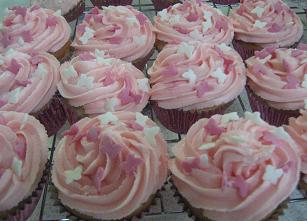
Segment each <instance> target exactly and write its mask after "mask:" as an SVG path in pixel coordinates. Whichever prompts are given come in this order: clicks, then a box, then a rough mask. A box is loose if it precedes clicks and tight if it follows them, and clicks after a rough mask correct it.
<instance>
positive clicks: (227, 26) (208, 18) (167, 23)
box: [154, 0, 234, 51]
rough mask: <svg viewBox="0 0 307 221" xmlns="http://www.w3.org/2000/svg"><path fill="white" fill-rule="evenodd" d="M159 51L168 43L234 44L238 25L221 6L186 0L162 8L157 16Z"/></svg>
mask: <svg viewBox="0 0 307 221" xmlns="http://www.w3.org/2000/svg"><path fill="white" fill-rule="evenodd" d="M154 28H155V33H156V34H157V40H156V47H157V49H158V50H159V51H161V50H162V48H163V47H164V45H166V44H168V43H172V44H174V43H175V44H178V43H180V42H183V41H184V42H190V41H201V42H205V43H217V44H221V43H225V44H227V45H228V44H230V43H231V41H232V39H233V35H234V29H233V26H232V24H231V22H230V21H229V20H228V18H227V17H226V16H224V15H223V14H222V13H221V12H220V11H219V10H218V9H215V8H212V7H210V6H209V5H207V4H206V3H202V2H200V1H194V0H193V1H184V2H183V3H180V4H176V5H174V6H171V7H169V8H168V9H164V10H162V11H160V12H158V15H157V16H156V17H155V18H154Z"/></svg>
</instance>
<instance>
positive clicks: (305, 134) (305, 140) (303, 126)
mask: <svg viewBox="0 0 307 221" xmlns="http://www.w3.org/2000/svg"><path fill="white" fill-rule="evenodd" d="M306 104H307V103H306ZM306 108H307V105H306ZM285 129H286V130H287V132H288V133H289V134H290V135H291V137H292V138H293V140H294V141H295V142H296V143H297V146H298V151H299V155H300V156H301V160H302V169H301V172H302V173H303V174H305V175H304V177H303V179H304V181H305V182H306V183H307V110H306V109H304V110H303V109H302V110H301V116H299V117H298V118H290V119H289V126H285Z"/></svg>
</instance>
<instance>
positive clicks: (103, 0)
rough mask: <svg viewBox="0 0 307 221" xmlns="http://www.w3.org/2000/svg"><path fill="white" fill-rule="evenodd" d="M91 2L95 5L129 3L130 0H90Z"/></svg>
mask: <svg viewBox="0 0 307 221" xmlns="http://www.w3.org/2000/svg"><path fill="white" fill-rule="evenodd" d="M91 2H92V4H93V5H94V6H97V7H99V8H100V7H101V6H109V5H115V6H117V5H131V4H132V0H91Z"/></svg>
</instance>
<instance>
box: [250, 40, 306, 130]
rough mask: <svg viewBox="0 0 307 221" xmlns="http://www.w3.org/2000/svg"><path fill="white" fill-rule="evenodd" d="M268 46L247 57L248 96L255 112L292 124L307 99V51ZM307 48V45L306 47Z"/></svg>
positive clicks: (265, 117) (301, 46)
mask: <svg viewBox="0 0 307 221" xmlns="http://www.w3.org/2000/svg"><path fill="white" fill-rule="evenodd" d="M304 47H306V46H304V45H302V44H301V45H299V48H301V49H286V48H280V49H276V48H274V47H269V48H265V49H263V50H262V51H260V52H256V53H255V54H256V55H255V56H254V57H251V58H249V59H248V60H246V64H247V67H248V71H247V77H248V82H247V85H248V88H247V89H248V96H249V100H250V104H251V108H252V110H253V111H259V112H260V113H261V117H262V118H263V119H264V120H265V121H267V122H269V123H270V124H272V125H276V126H280V125H282V124H288V119H289V118H290V117H297V116H298V115H299V109H301V108H303V107H304V100H305V99H307V75H306V73H307V72H306V71H307V51H304V50H303V49H304ZM306 49H307V48H306Z"/></svg>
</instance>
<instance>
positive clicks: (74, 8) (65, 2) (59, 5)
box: [32, 0, 85, 22]
mask: <svg viewBox="0 0 307 221" xmlns="http://www.w3.org/2000/svg"><path fill="white" fill-rule="evenodd" d="M32 2H33V3H34V4H39V5H41V6H42V7H44V8H49V9H52V10H54V11H58V10H61V14H62V16H63V17H64V18H65V19H66V21H68V22H71V21H73V20H76V19H77V18H78V17H79V16H80V15H81V14H82V13H83V11H84V9H85V2H84V0H56V1H55V0H33V1H32Z"/></svg>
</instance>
